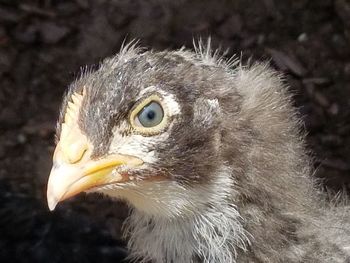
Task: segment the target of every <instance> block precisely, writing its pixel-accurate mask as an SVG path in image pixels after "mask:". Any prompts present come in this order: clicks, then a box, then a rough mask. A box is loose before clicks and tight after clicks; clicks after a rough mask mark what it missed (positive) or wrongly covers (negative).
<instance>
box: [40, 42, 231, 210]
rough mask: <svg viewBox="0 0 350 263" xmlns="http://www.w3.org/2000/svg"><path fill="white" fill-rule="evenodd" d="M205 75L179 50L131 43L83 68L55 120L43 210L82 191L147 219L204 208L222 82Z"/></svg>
mask: <svg viewBox="0 0 350 263" xmlns="http://www.w3.org/2000/svg"><path fill="white" fill-rule="evenodd" d="M211 71H213V69H211V68H210V67H208V66H206V65H201V64H200V63H199V62H198V61H197V62H196V60H195V59H194V58H192V57H191V56H190V55H189V54H187V55H186V54H185V53H181V52H172V53H170V52H163V53H156V52H144V53H140V52H139V51H138V50H137V49H133V48H131V49H129V50H124V51H123V52H121V53H120V54H119V55H117V56H115V57H113V58H111V59H107V60H106V61H104V62H103V63H102V64H101V65H100V68H99V69H98V70H96V71H95V72H87V71H86V72H84V73H83V74H82V76H81V78H80V79H78V80H77V81H76V82H74V83H73V84H72V85H71V86H70V88H69V91H68V92H67V95H66V97H65V99H64V102H63V106H62V110H61V115H60V119H59V122H58V125H57V146H56V149H55V152H54V156H53V167H52V170H51V174H50V177H49V182H48V189H47V198H48V205H49V208H50V209H51V210H53V209H54V208H55V206H56V204H57V203H58V202H59V201H62V200H64V199H67V198H69V197H72V196H74V195H76V194H78V193H80V192H84V191H86V192H101V193H104V194H107V195H108V196H111V197H116V198H121V199H126V200H127V201H128V202H129V203H130V204H131V205H133V206H134V207H136V208H137V209H140V210H142V211H144V212H146V213H149V214H152V215H154V214H159V215H165V216H172V215H178V214H184V213H186V212H189V211H191V210H192V207H191V206H193V205H197V204H199V203H203V204H204V203H205V200H206V198H207V197H206V196H208V194H209V193H208V191H209V190H208V189H209V185H210V183H211V181H212V180H213V176H212V175H213V171H216V170H217V168H218V167H219V166H220V165H219V163H220V161H219V158H218V152H219V151H218V149H219V148H220V132H221V131H220V129H219V128H218V127H219V123H220V122H221V114H220V113H221V111H220V107H219V101H218V98H217V97H215V96H213V95H212V94H214V92H213V87H215V85H219V83H221V82H223V81H224V80H223V79H222V76H220V74H208V73H210V72H211ZM203 73H206V74H203ZM203 75H204V76H212V75H218V79H217V80H215V79H212V78H211V77H207V78H205V77H203ZM216 94H217V93H216ZM210 189H212V188H210ZM214 190H215V189H214Z"/></svg>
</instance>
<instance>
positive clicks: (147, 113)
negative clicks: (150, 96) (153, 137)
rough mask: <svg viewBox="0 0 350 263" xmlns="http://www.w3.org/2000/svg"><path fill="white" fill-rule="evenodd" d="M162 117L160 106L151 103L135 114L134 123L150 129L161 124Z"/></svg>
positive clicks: (153, 102)
mask: <svg viewBox="0 0 350 263" xmlns="http://www.w3.org/2000/svg"><path fill="white" fill-rule="evenodd" d="M163 117H164V112H163V108H162V106H160V104H159V103H157V102H155V101H152V102H150V103H149V104H148V105H146V106H145V107H144V108H143V109H142V110H141V111H140V112H139V113H138V114H137V116H136V118H135V122H136V124H140V125H141V126H143V127H146V128H150V127H154V126H157V125H158V124H159V123H161V122H162V120H163Z"/></svg>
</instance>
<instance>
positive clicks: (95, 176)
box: [47, 143, 143, 211]
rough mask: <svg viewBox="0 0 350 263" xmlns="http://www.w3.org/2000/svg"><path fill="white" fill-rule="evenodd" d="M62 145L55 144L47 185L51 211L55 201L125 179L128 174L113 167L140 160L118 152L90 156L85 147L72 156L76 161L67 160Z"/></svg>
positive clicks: (133, 164) (133, 163)
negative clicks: (99, 156) (95, 156)
mask: <svg viewBox="0 0 350 263" xmlns="http://www.w3.org/2000/svg"><path fill="white" fill-rule="evenodd" d="M63 147H64V146H62V145H61V143H58V145H57V146H56V149H55V153H54V157H53V166H52V170H51V173H50V177H49V181H48V186H47V203H48V206H49V209H50V210H51V211H52V210H54V209H55V207H56V205H57V203H58V202H60V201H62V200H64V199H67V198H70V197H72V196H74V195H76V194H78V193H80V192H83V191H86V190H88V189H91V188H94V187H98V186H102V185H106V184H111V183H118V182H126V181H128V180H129V177H128V175H122V174H119V173H117V172H113V170H114V169H116V168H117V167H119V166H121V165H126V166H128V167H135V166H139V165H141V164H142V163H143V162H142V160H140V159H138V158H135V157H132V156H127V155H120V154H114V155H108V156H106V157H104V158H102V159H97V160H92V159H91V158H90V156H89V152H91V151H90V150H89V149H86V150H85V151H81V152H80V155H81V156H80V159H79V158H78V159H76V160H78V161H76V160H75V161H70V159H69V158H64V157H65V156H64V152H65V149H63Z"/></svg>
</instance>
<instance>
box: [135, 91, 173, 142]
mask: <svg viewBox="0 0 350 263" xmlns="http://www.w3.org/2000/svg"><path fill="white" fill-rule="evenodd" d="M153 101H154V102H157V103H158V104H159V105H160V106H161V107H162V109H163V113H164V115H163V119H162V121H161V122H160V123H159V124H158V125H156V126H154V127H143V126H142V125H141V123H140V122H139V120H137V115H138V114H139V113H140V112H141V111H142V110H143V108H144V107H145V106H147V105H148V104H150V103H151V102H153ZM129 122H130V125H131V127H132V128H133V129H134V130H135V131H136V132H138V133H140V134H142V135H144V136H152V135H156V134H159V133H161V132H162V131H164V129H165V128H166V127H167V125H168V115H167V110H166V107H164V103H163V101H162V99H161V97H160V96H159V95H157V94H153V95H150V96H149V97H147V98H145V99H144V100H141V102H140V103H137V104H136V105H135V106H134V108H133V109H132V110H131V112H130V116H129ZM137 122H138V123H137Z"/></svg>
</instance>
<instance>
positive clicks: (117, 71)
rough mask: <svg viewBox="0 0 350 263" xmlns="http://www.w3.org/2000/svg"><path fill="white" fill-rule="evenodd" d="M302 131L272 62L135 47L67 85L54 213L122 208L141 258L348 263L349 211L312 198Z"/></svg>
mask: <svg viewBox="0 0 350 263" xmlns="http://www.w3.org/2000/svg"><path fill="white" fill-rule="evenodd" d="M300 126H301V123H300V118H299V116H298V115H297V113H296V111H295V109H294V108H293V107H292V106H291V98H290V95H288V92H287V90H286V87H285V85H284V84H283V81H282V80H281V76H280V75H279V74H277V73H276V72H275V71H273V70H271V69H270V68H269V67H268V66H267V65H266V64H254V65H251V66H249V65H247V66H243V65H242V64H241V63H236V62H234V61H232V60H225V59H224V58H222V57H220V56H218V52H212V51H211V49H210V42H208V44H207V45H204V44H202V43H199V45H195V52H191V51H189V50H186V49H180V50H176V51H163V52H155V51H145V50H143V49H140V48H138V47H135V45H133V44H129V45H126V46H125V47H124V48H122V50H121V52H120V53H119V54H117V55H116V56H114V57H111V58H108V59H106V60H104V61H103V62H102V63H101V65H100V67H99V69H97V70H96V71H94V72H84V73H83V74H82V76H81V77H80V78H79V79H78V80H76V81H75V82H74V83H72V84H71V85H70V87H69V89H68V92H67V94H66V96H65V99H64V101H63V106H62V110H61V114H60V117H59V121H58V125H57V146H56V149H55V153H54V156H53V167H52V170H51V174H50V177H49V181H48V189H47V199H48V205H49V208H50V210H53V209H54V208H55V206H56V205H57V203H58V202H60V201H62V200H64V199H67V198H69V197H72V196H74V195H76V194H78V193H80V192H84V191H88V192H98V193H102V194H104V195H107V196H109V197H111V198H115V199H123V200H125V201H126V202H127V203H128V204H129V206H130V215H129V217H128V218H127V220H126V222H125V223H124V234H125V236H126V237H127V238H128V248H129V250H130V258H131V259H134V260H135V261H141V262H154V263H184V262H197V263H198V262H208V263H209V262H210V263H211V262H218V263H223V262H327V263H329V262H342V263H343V262H350V259H349V258H350V235H349V232H350V231H349V226H350V217H349V216H350V209H349V207H347V206H345V205H344V206H334V205H329V204H327V203H326V201H325V198H324V197H323V194H322V193H320V192H319V191H318V190H317V187H316V186H315V183H314V182H313V179H312V178H311V176H310V173H311V169H310V166H311V164H310V158H309V157H308V155H307V154H306V151H305V149H304V136H303V134H302V133H301V132H300V130H301V129H300Z"/></svg>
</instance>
